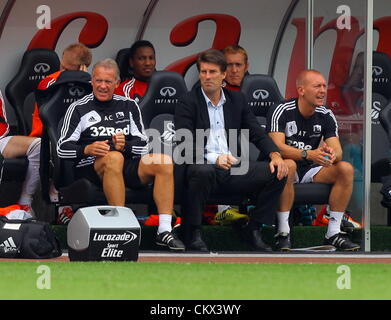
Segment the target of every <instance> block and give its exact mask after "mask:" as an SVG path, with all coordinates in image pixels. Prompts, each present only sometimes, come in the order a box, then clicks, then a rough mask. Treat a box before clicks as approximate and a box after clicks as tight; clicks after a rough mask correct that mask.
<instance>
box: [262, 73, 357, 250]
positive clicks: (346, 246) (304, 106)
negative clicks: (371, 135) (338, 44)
mask: <svg viewBox="0 0 391 320" xmlns="http://www.w3.org/2000/svg"><path fill="white" fill-rule="evenodd" d="M296 87H297V93H298V98H297V99H293V100H290V101H288V102H286V103H283V104H280V105H278V106H276V107H275V108H272V109H271V110H270V111H269V114H268V121H267V125H268V127H267V130H268V132H269V135H270V137H271V138H272V139H273V141H274V142H275V144H276V145H277V146H278V148H279V149H280V151H281V154H282V156H283V158H285V159H291V160H290V162H288V166H289V174H288V179H287V183H286V186H285V189H284V191H283V193H282V195H281V199H280V203H279V209H278V212H277V219H278V232H277V235H276V238H277V243H276V244H277V247H278V248H279V249H281V250H289V249H290V247H291V243H290V228H289V224H288V218H289V212H290V210H291V207H292V204H293V200H294V196H295V195H294V188H293V184H294V183H311V182H320V183H328V184H332V188H331V193H330V197H329V205H330V210H331V212H330V219H329V224H328V228H327V233H326V235H325V241H324V243H325V244H327V245H333V246H334V247H336V248H337V249H338V250H343V251H355V250H358V249H359V248H360V246H359V245H357V244H355V243H353V242H351V241H350V240H349V238H348V237H347V235H346V234H345V233H343V232H341V229H340V225H341V220H342V217H343V214H344V212H345V210H346V207H347V206H348V204H349V200H350V196H351V194H352V190H353V173H354V171H353V167H352V165H351V164H350V163H348V162H345V161H341V160H342V147H341V144H340V142H339V137H338V124H337V120H336V119H335V117H334V114H333V112H332V111H331V110H330V109H328V108H326V107H325V106H324V102H325V99H326V93H327V86H326V80H325V79H324V77H323V75H322V74H321V73H320V72H318V71H316V70H304V71H302V72H301V73H300V74H299V75H298V77H297V80H296ZM322 140H323V142H322Z"/></svg>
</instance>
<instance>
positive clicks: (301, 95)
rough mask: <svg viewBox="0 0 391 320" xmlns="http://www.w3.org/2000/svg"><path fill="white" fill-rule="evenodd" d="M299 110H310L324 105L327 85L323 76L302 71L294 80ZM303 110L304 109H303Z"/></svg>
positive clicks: (314, 71) (310, 71)
mask: <svg viewBox="0 0 391 320" xmlns="http://www.w3.org/2000/svg"><path fill="white" fill-rule="evenodd" d="M296 88H297V93H298V102H299V108H300V109H301V110H302V111H303V110H304V109H308V110H312V109H313V108H315V107H317V106H321V105H324V103H325V100H326V94H327V84H326V80H325V78H324V77H323V75H322V74H321V73H320V72H319V71H317V70H303V71H301V72H300V73H299V75H298V76H297V78H296ZM303 108H304V109H303Z"/></svg>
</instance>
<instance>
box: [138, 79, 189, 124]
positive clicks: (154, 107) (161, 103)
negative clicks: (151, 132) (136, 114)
mask: <svg viewBox="0 0 391 320" xmlns="http://www.w3.org/2000/svg"><path fill="white" fill-rule="evenodd" d="M186 92H187V87H186V83H185V80H184V79H183V77H182V76H181V75H180V74H179V73H177V72H174V71H155V72H154V73H153V74H152V77H151V80H150V82H149V86H148V89H147V92H146V93H145V96H144V97H143V98H142V100H141V101H140V103H139V105H140V110H141V114H142V117H143V121H144V125H145V126H146V127H147V128H148V127H149V124H150V122H151V120H152V119H153V117H154V116H156V115H158V114H162V113H169V114H174V113H175V107H176V105H177V103H178V98H179V97H180V96H182V95H183V94H185V93H186Z"/></svg>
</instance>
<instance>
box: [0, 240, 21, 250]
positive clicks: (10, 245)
mask: <svg viewBox="0 0 391 320" xmlns="http://www.w3.org/2000/svg"><path fill="white" fill-rule="evenodd" d="M0 248H2V249H3V250H4V253H8V252H17V251H19V250H18V247H17V246H16V244H15V242H14V239H12V237H9V238H8V239H7V240H5V241H4V242H3V243H2V244H0Z"/></svg>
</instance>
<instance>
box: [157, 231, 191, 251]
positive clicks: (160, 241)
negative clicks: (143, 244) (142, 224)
mask: <svg viewBox="0 0 391 320" xmlns="http://www.w3.org/2000/svg"><path fill="white" fill-rule="evenodd" d="M156 244H157V245H158V246H163V247H168V248H169V249H170V250H175V251H185V245H184V244H183V242H182V241H181V240H179V239H178V236H177V235H176V233H173V232H169V231H165V232H162V233H158V234H157V235H156Z"/></svg>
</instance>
